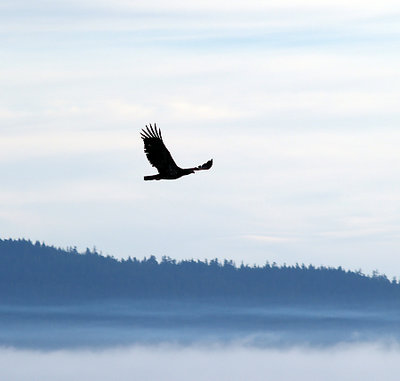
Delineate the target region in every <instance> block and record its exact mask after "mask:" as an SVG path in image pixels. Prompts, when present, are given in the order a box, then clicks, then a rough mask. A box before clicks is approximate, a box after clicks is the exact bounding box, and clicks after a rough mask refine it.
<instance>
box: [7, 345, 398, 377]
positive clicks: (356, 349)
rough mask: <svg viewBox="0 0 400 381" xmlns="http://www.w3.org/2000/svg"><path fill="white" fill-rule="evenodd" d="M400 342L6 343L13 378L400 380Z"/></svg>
mask: <svg viewBox="0 0 400 381" xmlns="http://www.w3.org/2000/svg"><path fill="white" fill-rule="evenodd" d="M399 364H400V350H399V347H398V346H397V345H389V346H388V345H381V344H364V345H350V346H340V345H339V346H336V347H332V348H329V349H318V348H292V349H285V350H278V349H259V348H249V347H243V346H240V345H232V346H220V345H218V344H217V343H215V344H214V345H207V346H190V347H182V346H174V345H160V346H134V347H125V348H114V349H109V350H61V351H47V352H46V351H45V352H43V351H35V350H15V349H7V348H3V349H0V379H1V380H7V381H21V380H32V381H36V380H38V381H39V380H40V381H85V380H96V381H106V380H107V381H108V380H110V381H111V380H118V381H125V380H126V381H128V380H129V381H132V380H140V381H147V380H148V381H154V380H163V381H188V380H191V381H196V380H206V381H224V380H226V381H235V380H237V381H243V380H252V381H258V380H260V381H265V380H269V381H274V380H298V381H302V380H304V381H306V380H307V381H309V380H324V381H337V380H341V381H347V380H348V381H354V380H362V381H369V380H370V381H376V380H386V381H391V380H393V381H397V380H398V379H399V369H400V368H399V367H400V365H399Z"/></svg>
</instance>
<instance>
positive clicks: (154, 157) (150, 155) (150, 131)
mask: <svg viewBox="0 0 400 381" xmlns="http://www.w3.org/2000/svg"><path fill="white" fill-rule="evenodd" d="M140 135H141V137H142V139H143V143H144V152H145V154H146V156H147V160H149V162H150V164H151V165H152V166H153V167H155V168H157V170H158V174H157V175H151V176H144V179H145V180H175V179H179V178H180V177H182V176H186V175H190V174H191V173H195V171H203V170H206V169H210V168H211V167H212V165H213V160H212V159H211V160H209V161H207V163H204V164H202V165H199V166H198V167H193V168H180V167H178V166H177V165H176V163H175V161H174V159H173V158H172V156H171V154H170V153H169V151H168V149H167V147H166V146H165V144H164V142H163V139H162V136H161V130H160V129H157V126H156V124H155V123H154V127H153V126H152V125H151V124H149V126H147V125H146V129H142V132H141V133H140Z"/></svg>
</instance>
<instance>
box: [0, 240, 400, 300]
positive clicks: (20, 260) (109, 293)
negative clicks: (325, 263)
mask: <svg viewBox="0 0 400 381" xmlns="http://www.w3.org/2000/svg"><path fill="white" fill-rule="evenodd" d="M0 298H1V299H0V301H1V302H2V303H14V302H17V303H28V302H32V303H54V302H58V303H63V302H72V301H74V302H76V301H98V300H111V299H112V300H118V299H135V300H138V299H140V300H143V299H146V300H148V299H179V300H181V299H190V300H199V301H202V300H204V301H212V300H215V301H218V302H230V301H236V302H246V303H248V302H257V303H260V302H261V303H301V304H304V303H328V304H329V303H333V304H335V303H352V304H353V303H358V304H360V305H365V306H368V305H370V304H377V303H383V302H384V303H390V304H393V305H398V301H399V300H400V285H399V284H398V282H397V281H396V280H392V281H390V280H389V279H387V277H386V276H385V275H380V274H378V273H377V272H374V274H373V275H371V276H367V275H364V274H363V273H362V272H361V271H358V272H354V271H346V270H344V269H343V268H341V267H339V268H331V267H314V266H311V265H310V266H305V265H295V266H286V265H284V266H277V265H276V264H275V263H273V264H269V263H268V262H267V263H266V264H265V265H264V266H248V265H239V266H236V265H235V264H234V263H233V262H232V261H227V260H225V261H223V262H220V261H218V260H217V259H214V260H211V261H207V260H204V261H201V260H183V261H176V260H174V259H171V258H168V257H163V258H162V260H161V261H157V260H156V258H155V257H154V256H151V257H149V258H144V259H143V260H138V259H136V258H128V259H123V260H117V259H115V258H113V257H111V256H103V255H101V254H99V253H98V252H97V251H96V250H95V249H93V250H89V249H87V250H86V252H85V253H78V251H77V250H76V248H68V249H66V250H63V249H58V248H55V247H51V246H46V245H45V244H42V243H40V242H36V243H32V242H31V241H29V240H0Z"/></svg>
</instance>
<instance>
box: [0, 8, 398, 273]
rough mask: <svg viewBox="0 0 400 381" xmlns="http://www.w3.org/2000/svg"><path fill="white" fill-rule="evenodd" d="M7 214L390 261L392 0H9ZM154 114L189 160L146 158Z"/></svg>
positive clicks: (138, 250)
mask: <svg viewBox="0 0 400 381" xmlns="http://www.w3.org/2000/svg"><path fill="white" fill-rule="evenodd" d="M0 10H1V12H0V25H1V26H0V33H1V46H0V57H1V59H0V88H1V91H0V122H1V136H0V171H1V174H2V182H1V189H0V229H1V232H2V237H5V238H8V237H12V238H18V237H24V238H30V239H32V240H40V241H45V242H46V243H48V244H53V245H56V246H62V247H66V246H73V245H76V246H77V247H78V248H79V249H84V248H86V247H93V246H94V245H95V246H96V247H97V248H98V249H100V250H102V251H103V252H104V253H107V254H111V255H114V256H116V257H126V256H128V255H132V256H137V257H143V256H149V255H151V254H154V255H156V256H159V257H160V256H162V255H168V256H171V257H175V258H178V259H179V258H192V257H194V258H201V259H203V258H213V257H219V258H229V259H234V260H235V261H236V262H238V263H240V261H242V260H243V261H244V262H247V263H264V262H265V261H266V260H269V261H271V262H272V261H276V262H278V263H284V262H286V263H289V264H293V263H296V262H299V263H301V262H304V263H306V264H308V263H313V264H316V265H320V264H324V265H333V266H338V265H342V266H345V267H347V268H351V269H358V268H362V269H363V270H364V271H366V272H370V271H371V270H373V269H375V268H377V269H379V270H380V271H382V272H386V273H388V274H389V275H400V259H399V258H400V257H399V255H398V251H399V246H400V244H399V242H400V217H399V213H400V192H399V189H400V176H399V175H400V153H399V149H398V146H399V143H400V129H399V122H400V112H399V106H398V105H399V99H400V90H399V89H400V77H399V71H398V68H399V67H400V53H399V52H400V49H399V48H400V43H399V41H400V38H399V37H400V26H399V25H400V23H399V21H400V20H399V19H400V16H399V15H400V5H399V4H398V3H397V2H394V1H382V2H379V4H365V2H361V1H326V2H323V3H321V2H319V1H311V0H309V1H305V0H287V1H279V2H278V1H271V2H259V1H255V0H254V1H249V2H246V3H243V2H239V1H237V2H227V1H192V2H189V3H188V2H180V1H171V2H168V5H167V3H165V2H160V1H158V0H152V1H149V2H146V3H143V2H140V3H139V2H131V1H123V0H121V1H113V2H110V1H106V0H104V1H88V0H84V1H79V2H78V1H52V2H50V1H49V2H47V1H39V2H35V6H34V7H33V6H32V2H28V1H12V2H11V1H3V2H2V4H1V5H0ZM149 122H157V123H158V126H159V127H160V128H161V129H162V132H163V136H164V139H165V143H166V144H167V146H168V148H169V149H170V151H171V153H172V154H173V156H174V157H175V159H176V161H177V163H178V164H181V165H182V166H192V165H198V164H201V163H203V162H205V161H206V160H208V159H210V158H212V157H213V158H214V160H215V166H214V167H213V169H212V170H211V171H209V172H205V173H198V174H196V175H191V176H188V177H186V178H182V179H181V180H179V181H175V182H146V183H145V182H144V181H143V176H144V175H149V174H153V173H155V170H154V169H153V168H152V167H151V166H150V165H149V164H148V163H147V161H146V158H145V156H144V154H143V145H142V142H141V139H140V137H139V131H140V129H141V128H142V127H143V126H144V124H146V123H149Z"/></svg>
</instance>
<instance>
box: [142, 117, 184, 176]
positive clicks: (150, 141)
mask: <svg viewBox="0 0 400 381" xmlns="http://www.w3.org/2000/svg"><path fill="white" fill-rule="evenodd" d="M149 126H150V127H148V126H147V125H146V129H142V132H141V133H140V135H141V137H142V139H143V143H144V152H145V154H146V156H147V159H148V160H149V162H150V164H151V165H152V166H153V167H156V168H157V170H158V172H159V173H165V172H171V171H175V170H176V169H177V168H178V166H177V165H176V164H175V161H174V159H173V158H172V156H171V154H170V153H169V151H168V149H167V147H165V144H164V142H163V140H162V136H161V130H160V129H157V126H156V124H155V123H154V127H153V126H152V125H151V124H150V125H149Z"/></svg>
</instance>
